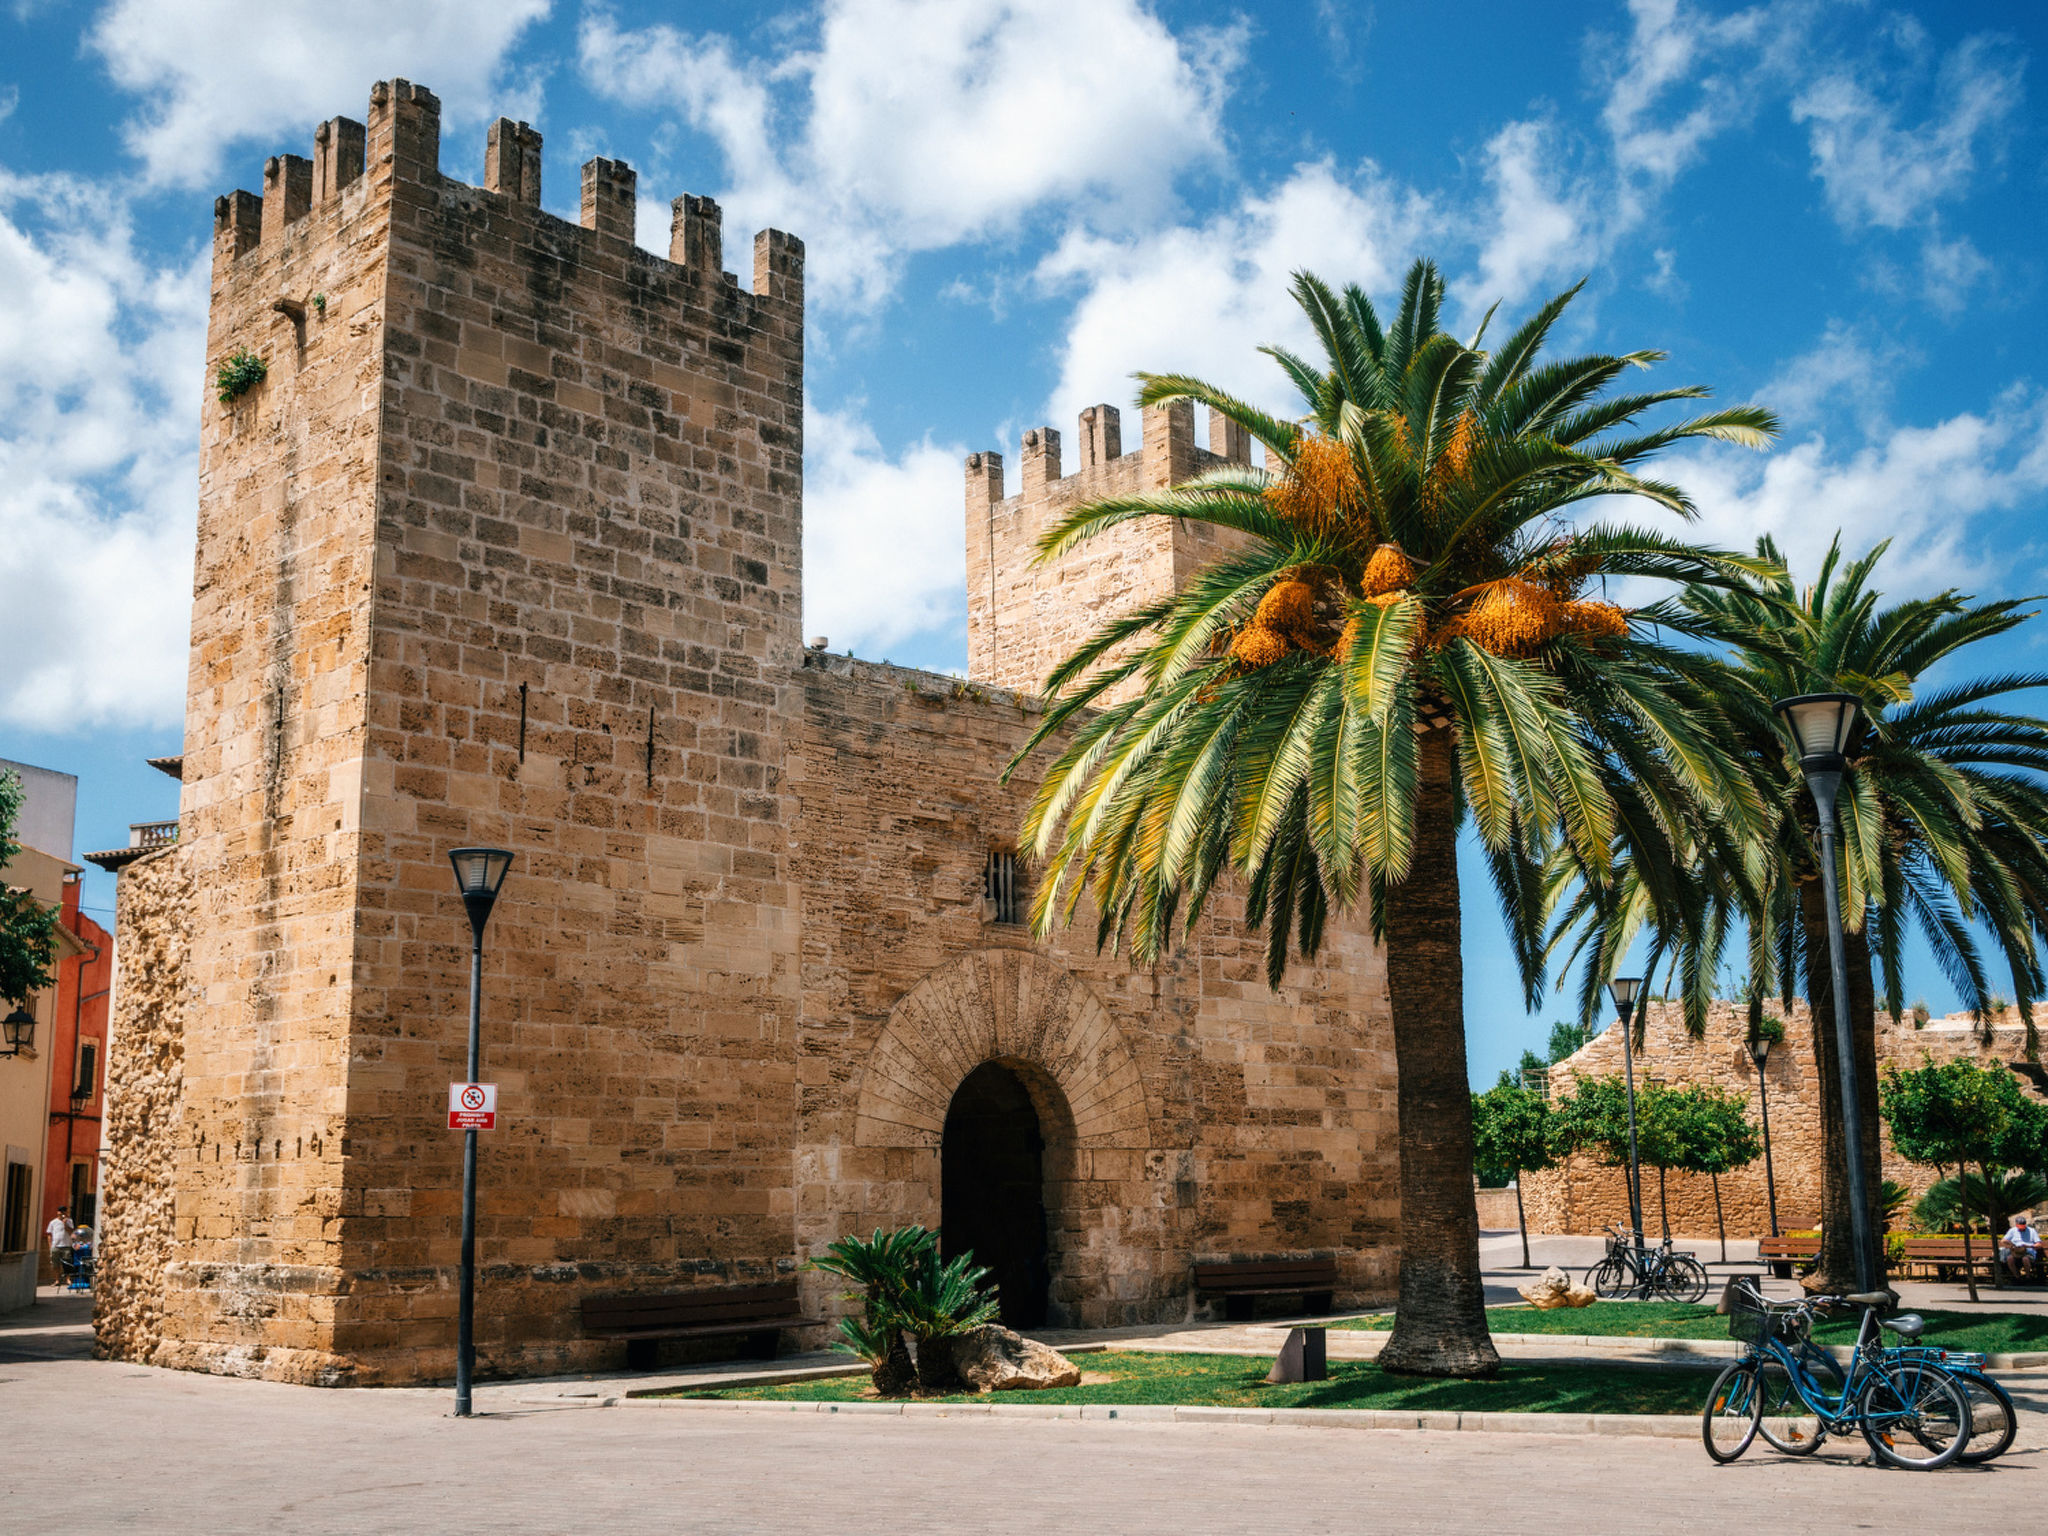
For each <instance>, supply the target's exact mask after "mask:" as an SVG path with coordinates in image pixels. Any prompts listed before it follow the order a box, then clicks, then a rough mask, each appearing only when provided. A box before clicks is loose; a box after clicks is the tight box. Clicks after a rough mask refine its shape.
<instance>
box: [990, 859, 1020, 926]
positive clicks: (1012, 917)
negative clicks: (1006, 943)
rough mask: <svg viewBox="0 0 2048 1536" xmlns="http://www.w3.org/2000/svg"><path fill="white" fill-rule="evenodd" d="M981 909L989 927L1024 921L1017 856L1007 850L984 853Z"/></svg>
mask: <svg viewBox="0 0 2048 1536" xmlns="http://www.w3.org/2000/svg"><path fill="white" fill-rule="evenodd" d="M981 905H982V910H983V912H984V913H986V914H987V916H988V920H989V921H990V922H992V923H1021V922H1023V921H1024V884H1023V881H1022V880H1021V879H1019V877H1018V872H1017V855H1016V854H1014V853H1012V852H1011V851H1010V850H1009V849H1007V848H991V849H989V851H988V868H987V870H986V871H985V872H984V874H983V876H982V891H981Z"/></svg>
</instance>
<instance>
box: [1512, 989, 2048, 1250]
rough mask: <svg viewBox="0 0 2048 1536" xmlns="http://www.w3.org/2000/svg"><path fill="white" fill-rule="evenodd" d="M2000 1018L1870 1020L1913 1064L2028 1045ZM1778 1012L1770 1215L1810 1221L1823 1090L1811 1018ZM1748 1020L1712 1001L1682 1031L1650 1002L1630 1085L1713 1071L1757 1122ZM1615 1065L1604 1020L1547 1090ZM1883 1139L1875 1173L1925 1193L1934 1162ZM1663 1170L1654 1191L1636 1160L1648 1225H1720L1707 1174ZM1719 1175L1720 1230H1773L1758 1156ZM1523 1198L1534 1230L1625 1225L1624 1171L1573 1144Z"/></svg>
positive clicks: (1883, 1047) (1771, 1084)
mask: <svg viewBox="0 0 2048 1536" xmlns="http://www.w3.org/2000/svg"><path fill="white" fill-rule="evenodd" d="M2007 1019H2008V1021H2009V1022H2005V1023H2000V1024H1997V1025H1995V1026H1994V1027H1993V1028H1992V1029H1991V1030H1990V1031H1989V1033H1988V1038H1987V1037H1986V1035H1985V1034H1984V1033H1982V1032H1980V1031H1979V1028H1978V1026H1977V1024H1976V1023H1975V1021H1974V1020H1971V1019H1969V1018H1966V1017H1951V1018H1944V1019H1934V1020H1930V1021H1929V1022H1928V1023H1927V1024H1926V1025H1924V1026H1922V1027H1918V1028H1916V1027H1915V1025H1914V1022H1913V1020H1912V1019H1911V1018H1910V1017H1909V1018H1907V1019H1906V1020H1904V1021H1903V1022H1902V1023H1900V1024H1896V1025H1895V1024H1893V1023H1892V1021H1891V1019H1890V1018H1889V1017H1888V1016H1883V1015H1881V1016H1880V1017H1879V1018H1878V1020H1877V1057H1878V1070H1879V1071H1880V1072H1882V1071H1883V1070H1884V1069H1885V1068H1886V1067H1887V1066H1893V1065H1896V1066H1899V1067H1902V1068H1911V1067H1916V1066H1919V1065H1920V1064H1921V1063H1922V1062H1923V1061H1924V1060H1927V1059H1928V1058H1932V1059H1934V1060H1936V1061H1952V1060H1956V1059H1959V1058H1967V1059H1969V1060H1973V1061H1978V1062H1987V1063H1988V1062H1990V1061H1993V1060H2000V1061H2017V1060H2021V1059H2023V1058H2024V1056H2025V1054H2026V1031H2025V1028H2024V1026H2022V1025H2021V1024H2020V1023H2019V1022H2018V1021H2017V1019H2016V1017H2015V1016H2013V1015H2011V1014H2008V1015H2007ZM1784 1024H1785V1039H1784V1042H1783V1043H1782V1044H1780V1045H1777V1046H1774V1047H1773V1048H1772V1050H1771V1053H1770V1059H1769V1066H1768V1068H1767V1072H1768V1077H1767V1079H1766V1083H1767V1087H1768V1090H1769V1094H1770V1119H1771V1162H1772V1167H1773V1170H1774V1172H1775V1174H1776V1182H1777V1192H1778V1227H1779V1230H1781V1231H1792V1230H1797V1229H1800V1228H1805V1227H1812V1226H1814V1225H1815V1224H1817V1223H1818V1222H1819V1220H1820V1198H1821V1127H1820V1097H1819V1085H1818V1081H1817V1078H1816V1072H1815V1064H1814V1053H1813V1031H1812V1023H1811V1020H1810V1018H1809V1016H1808V1014H1807V1011H1806V1007H1805V1005H1804V1004H1803V1003H1801V1004H1796V1005H1795V1006H1794V1007H1793V1008H1792V1009H1791V1010H1790V1011H1789V1012H1788V1013H1786V1015H1785V1016H1784ZM1748 1032H1749V1025H1748V1016H1747V1014H1746V1012H1745V1010H1744V1009H1743V1008H1742V1007H1741V1006H1740V1005H1737V1004H1734V1003H1716V1004H1715V1005H1714V1007H1713V1009H1712V1010H1711V1012H1710V1014H1709V1017H1708V1022H1707V1028H1706V1031H1705V1033H1704V1034H1703V1035H1701V1036H1699V1037H1697V1038H1695V1037H1694V1036H1692V1035H1690V1034H1688V1033H1687V1032H1686V1029H1685V1021H1684V1015H1683V1011H1682V1010H1681V1009H1680V1007H1679V1006H1678V1005H1677V1004H1675V1003H1652V1004H1651V1005H1650V1007H1649V1014H1648V1018H1647V1020H1646V1021H1645V1026H1644V1041H1643V1046H1642V1048H1641V1049H1640V1050H1639V1051H1637V1052H1636V1058H1635V1068H1636V1084H1637V1087H1638V1088H1640V1087H1641V1086H1642V1085H1643V1084H1644V1083H1646V1082H1652V1081H1656V1082H1662V1083H1664V1084H1666V1085H1667V1086H1670V1087H1690V1086H1693V1085H1695V1084H1705V1083H1710V1084H1713V1085H1714V1086H1716V1087H1720V1088H1725V1089H1728V1090H1731V1091H1733V1092H1735V1093H1738V1094H1742V1095H1744V1096H1745V1097H1746V1098H1747V1099H1748V1101H1749V1117H1750V1120H1751V1121H1752V1123H1755V1124H1758V1125H1761V1123H1762V1119H1763V1116H1762V1113H1761V1110H1760V1106H1759V1103H1758V1092H1757V1072H1756V1066H1755V1064H1754V1063H1753V1062H1752V1061H1751V1060H1750V1058H1749V1053H1748V1050H1747V1049H1746V1048H1745V1044H1744V1042H1745V1041H1746V1040H1747V1038H1748ZM1621 1070H1622V1052H1621V1036H1620V1034H1619V1033H1618V1032H1617V1031H1615V1030H1612V1029H1609V1030H1607V1031H1605V1032H1604V1033H1602V1034H1601V1035H1599V1036H1598V1037H1596V1038H1595V1039H1593V1040H1591V1041H1589V1042H1587V1044H1586V1045H1585V1046H1583V1047H1581V1048H1580V1049H1579V1050H1578V1051H1577V1052H1576V1053H1574V1054H1573V1055H1571V1056H1568V1057H1566V1058H1565V1059H1564V1060H1563V1061H1561V1062H1559V1063H1558V1064H1557V1065H1556V1066H1554V1067H1552V1068H1551V1070H1550V1092H1551V1096H1552V1098H1553V1099H1556V1098H1560V1097H1562V1096H1564V1095H1565V1094H1567V1093H1569V1092H1571V1089H1572V1085H1573V1083H1574V1082H1576V1081H1577V1080H1578V1079H1579V1078H1581V1077H1604V1076H1610V1075H1611V1076H1615V1077H1619V1076H1620V1075H1621ZM1868 1112H1869V1113H1872V1114H1875V1113H1876V1112H1877V1106H1875V1105H1871V1106H1869V1107H1868ZM1883 1145H1884V1172H1883V1177H1885V1178H1888V1179H1896V1180H1898V1181H1899V1182H1900V1183H1901V1184H1904V1185H1905V1186H1906V1187H1907V1188H1908V1189H1910V1190H1912V1191H1913V1194H1914V1197H1915V1198H1918V1196H1920V1195H1921V1194H1924V1193H1925V1192H1926V1190H1927V1188H1928V1186H1929V1185H1931V1184H1933V1182H1934V1180H1935V1172H1934V1170H1933V1169H1931V1168H1927V1167H1923V1166H1920V1165H1918V1164H1914V1163H1909V1162H1907V1161H1906V1160H1905V1159H1904V1158H1902V1157H1900V1156H1898V1154H1897V1153H1896V1152H1894V1151H1893V1150H1892V1145H1891V1137H1890V1136H1889V1135H1888V1134H1885V1135H1884V1136H1883ZM1663 1182H1664V1189H1663V1200H1662V1201H1661V1202H1660V1200H1659V1188H1658V1177H1657V1172H1656V1170H1655V1169H1653V1168H1645V1169H1644V1170H1643V1224H1644V1226H1645V1228H1646V1229H1647V1230H1648V1231H1649V1232H1650V1233H1651V1234H1652V1236H1653V1237H1654V1236H1656V1235H1657V1234H1659V1233H1660V1232H1661V1231H1662V1228H1663V1218H1662V1211H1663V1210H1665V1209H1668V1211H1669V1215H1670V1223H1671V1230H1672V1231H1673V1232H1674V1233H1677V1234H1680V1235H1683V1236H1686V1237H1690V1238H1695V1239H1698V1238H1711V1237H1713V1236H1714V1235H1715V1233H1716V1231H1717V1225H1716V1220H1715V1206H1714V1182H1715V1181H1713V1180H1710V1179H1708V1178H1707V1177H1705V1176H1704V1175H1700V1174H1686V1173H1675V1172H1674V1173H1671V1174H1668V1175H1666V1177H1665V1179H1664V1181H1663ZM1719 1184H1720V1204H1721V1215H1722V1217H1723V1218H1724V1219H1725V1221H1726V1223H1727V1231H1728V1235H1729V1236H1731V1237H1759V1236H1763V1235H1765V1234H1767V1233H1768V1232H1769V1231H1770V1230H1771V1228H1770V1211H1769V1205H1768V1202H1767V1199H1766V1190H1765V1180H1764V1160H1763V1159H1762V1158H1761V1157H1759V1158H1758V1159H1757V1160H1756V1161H1755V1162H1754V1163H1752V1164H1751V1165H1750V1166H1749V1167H1747V1168H1742V1169H1738V1170H1736V1171H1735V1172H1733V1173H1728V1174H1723V1175H1722V1176H1721V1178H1720V1180H1719ZM1522 1198H1523V1204H1524V1206H1525V1208H1526V1210H1527V1212H1528V1218H1529V1230H1530V1231H1532V1232H1554V1233H1597V1232H1599V1231H1600V1230H1601V1229H1602V1228H1603V1227H1605V1226H1607V1225H1608V1224H1610V1223H1617V1224H1621V1225H1626V1224H1627V1221H1628V1181H1627V1179H1626V1177H1625V1176H1624V1174H1623V1171H1622V1170H1621V1169H1620V1168H1617V1167H1611V1166H1607V1165H1604V1164H1602V1163H1600V1162H1599V1161H1598V1160H1596V1159H1595V1158H1593V1157H1591V1156H1589V1155H1587V1154H1584V1153H1575V1154H1573V1156H1572V1157H1571V1159H1570V1160H1569V1161H1568V1162H1566V1163H1564V1164H1563V1165H1561V1166H1560V1167H1558V1168H1553V1169H1548V1170H1545V1171H1544V1172H1541V1173H1531V1174H1527V1175H1525V1176H1524V1177H1523V1180H1522Z"/></svg>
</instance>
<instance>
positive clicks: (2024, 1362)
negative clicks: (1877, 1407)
mask: <svg viewBox="0 0 2048 1536" xmlns="http://www.w3.org/2000/svg"><path fill="white" fill-rule="evenodd" d="M1341 1331H1342V1332H1344V1333H1352V1334H1358V1333H1362V1334H1366V1335H1368V1336H1373V1335H1375V1334H1377V1333H1378V1330H1376V1329H1364V1328H1346V1329H1343V1330H1341ZM1379 1336H1380V1337H1385V1335H1379ZM1493 1342H1494V1343H1495V1344H1497V1345H1508V1346H1511V1347H1513V1348H1516V1349H1533V1350H1539V1351H1550V1350H1554V1349H1564V1348H1570V1349H1571V1350H1573V1351H1574V1352H1575V1353H1581V1354H1583V1353H1588V1352H1590V1353H1594V1354H1644V1355H1651V1354H1656V1355H1667V1354H1668V1355H1694V1356H1698V1357H1700V1358H1702V1359H1709V1360H1733V1359H1735V1358H1736V1357H1737V1356H1738V1355H1740V1354H1741V1353H1742V1350H1743V1346H1742V1345H1741V1344H1738V1343H1737V1342H1736V1341H1735V1340H1733V1339H1656V1338H1639V1337H1635V1336H1633V1335H1629V1334H1613V1333H1590V1334H1579V1333H1496V1334H1495V1335H1494V1336H1493ZM1126 1347H1130V1346H1126ZM1824 1347H1825V1348H1826V1350H1827V1352H1828V1353H1829V1354H1831V1355H1833V1356H1834V1357H1835V1359H1836V1360H1837V1361H1839V1362H1840V1363H1841V1364H1843V1365H1847V1364H1848V1363H1849V1357H1850V1356H1851V1355H1853V1354H1854V1353H1855V1350H1854V1348H1853V1347H1852V1346H1850V1345H1847V1344H1829V1345H1826V1346H1824ZM2044 1365H2048V1353H2043V1352H2040V1351H2034V1352H2030V1353H2026V1354H2013V1355H1988V1356H1986V1357H1985V1368H1986V1369H1987V1370H1993V1371H2031V1370H2037V1369H2039V1368H2040V1367H2042V1366H2044Z"/></svg>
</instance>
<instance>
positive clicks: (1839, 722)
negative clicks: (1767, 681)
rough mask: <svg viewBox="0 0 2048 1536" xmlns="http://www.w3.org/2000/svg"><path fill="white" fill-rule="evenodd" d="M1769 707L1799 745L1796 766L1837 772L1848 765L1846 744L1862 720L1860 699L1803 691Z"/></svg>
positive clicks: (1815, 770)
mask: <svg viewBox="0 0 2048 1536" xmlns="http://www.w3.org/2000/svg"><path fill="white" fill-rule="evenodd" d="M1772 708H1773V709H1774V710H1775V711H1776V712H1777V716H1778V718H1779V719H1780V720H1782V721H1784V723H1785V728H1786V730H1787V731H1789V732H1790V733H1791V736H1792V741H1793V744H1794V745H1795V746H1796V747H1798V749H1799V766H1800V767H1801V768H1803V769H1805V770H1806V771H1807V772H1808V773H1815V772H1822V773H1827V772H1832V773H1840V772H1841V771H1842V770H1843V769H1844V768H1846V767H1848V765H1849V748H1850V747H1851V746H1852V745H1853V744H1854V743H1855V740H1856V732H1857V728H1858V727H1859V726H1861V725H1862V723H1863V701H1862V700H1861V699H1859V698H1857V697H1856V695H1855V694H1853V693H1802V694H1800V695H1799V696H1798V697H1797V698H1793V699H1780V700H1779V701H1778V702H1777V703H1776V704H1774V705H1773V706H1772Z"/></svg>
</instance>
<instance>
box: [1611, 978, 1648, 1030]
mask: <svg viewBox="0 0 2048 1536" xmlns="http://www.w3.org/2000/svg"><path fill="white" fill-rule="evenodd" d="M1642 990H1643V978H1642V977H1640V976H1617V977H1615V978H1614V979H1613V980H1612V981H1610V982H1608V983H1607V995H1608V996H1609V997H1611V998H1613V999H1614V1006H1615V1008H1616V1009H1617V1010H1618V1011H1619V1012H1620V1014H1621V1017H1622V1019H1623V1021H1624V1022H1626V1021H1627V1019H1628V1017H1629V1015H1630V1014H1632V1013H1634V1012H1635V1007H1636V998H1637V997H1638V996H1639V995H1640V994H1641V993H1642Z"/></svg>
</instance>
